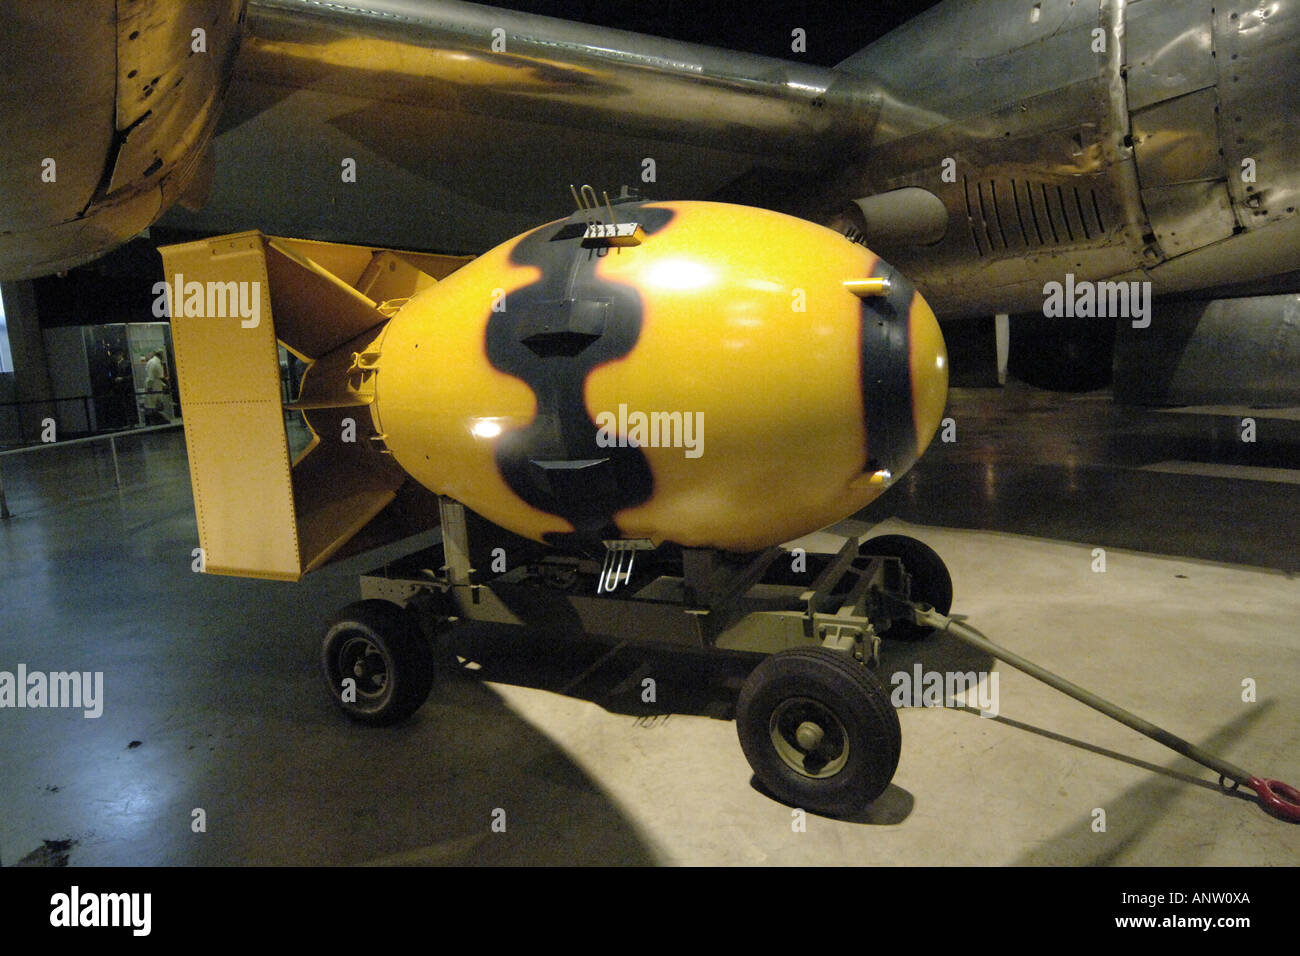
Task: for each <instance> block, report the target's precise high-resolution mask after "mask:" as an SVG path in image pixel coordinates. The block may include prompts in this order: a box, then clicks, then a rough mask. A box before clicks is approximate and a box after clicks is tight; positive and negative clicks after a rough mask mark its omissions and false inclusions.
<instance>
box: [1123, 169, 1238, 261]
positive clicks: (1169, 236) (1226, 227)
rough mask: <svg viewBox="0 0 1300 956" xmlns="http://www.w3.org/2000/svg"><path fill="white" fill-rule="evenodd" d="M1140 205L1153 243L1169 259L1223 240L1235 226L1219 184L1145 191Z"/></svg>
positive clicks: (1225, 187)
mask: <svg viewBox="0 0 1300 956" xmlns="http://www.w3.org/2000/svg"><path fill="white" fill-rule="evenodd" d="M1142 201H1143V202H1144V203H1146V207H1147V215H1148V216H1150V217H1151V229H1152V231H1153V232H1155V234H1156V241H1158V242H1159V243H1160V248H1161V250H1162V251H1163V252H1164V254H1165V256H1167V257H1169V258H1172V257H1173V256H1178V255H1182V254H1183V253H1184V252H1189V251H1191V250H1192V249H1199V248H1200V247H1201V246H1208V245H1209V244H1210V243H1212V242H1218V241H1219V240H1220V239H1226V238H1227V237H1228V236H1230V235H1232V230H1233V228H1234V227H1235V226H1236V225H1237V220H1236V217H1234V216H1233V214H1232V203H1231V201H1230V200H1229V199H1228V188H1227V186H1226V185H1225V184H1224V183H1223V182H1222V181H1219V182H1200V183H1179V184H1176V185H1173V186H1160V187H1158V188H1156V189H1144V190H1142Z"/></svg>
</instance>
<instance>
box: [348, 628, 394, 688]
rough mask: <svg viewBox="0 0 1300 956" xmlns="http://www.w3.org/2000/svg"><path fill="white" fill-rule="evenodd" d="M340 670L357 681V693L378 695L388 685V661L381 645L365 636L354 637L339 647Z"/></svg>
mask: <svg viewBox="0 0 1300 956" xmlns="http://www.w3.org/2000/svg"><path fill="white" fill-rule="evenodd" d="M339 670H340V671H341V672H342V673H344V674H351V675H352V676H353V677H355V678H356V681H357V693H358V694H363V695H365V696H367V697H378V696H379V695H381V694H383V692H384V688H385V687H387V686H388V661H387V660H385V658H384V655H383V653H382V652H381V651H380V650H379V647H378V646H377V645H376V644H375V643H374V642H372V641H368V640H366V639H365V638H364V637H353V638H349V639H348V640H346V641H344V642H343V646H342V647H340V648H339Z"/></svg>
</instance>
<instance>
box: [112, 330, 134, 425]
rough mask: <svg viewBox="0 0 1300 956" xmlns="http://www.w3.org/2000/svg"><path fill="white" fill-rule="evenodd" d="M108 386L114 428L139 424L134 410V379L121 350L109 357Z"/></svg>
mask: <svg viewBox="0 0 1300 956" xmlns="http://www.w3.org/2000/svg"><path fill="white" fill-rule="evenodd" d="M109 372H110V376H111V379H110V385H111V389H112V395H113V402H112V408H113V420H112V422H111V424H112V425H113V426H114V427H115V428H124V427H126V426H128V425H135V424H137V423H138V422H139V413H138V412H136V410H135V379H134V378H133V377H132V375H131V360H130V359H128V358H127V357H126V353H125V352H123V351H122V350H121V349H113V350H112V352H111V353H110V355H109Z"/></svg>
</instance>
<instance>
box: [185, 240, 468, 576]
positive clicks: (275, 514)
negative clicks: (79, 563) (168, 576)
mask: <svg viewBox="0 0 1300 956" xmlns="http://www.w3.org/2000/svg"><path fill="white" fill-rule="evenodd" d="M161 252H162V256H163V267H164V273H165V276H166V282H167V294H168V297H169V299H170V312H171V327H172V340H173V345H174V347H175V352H176V373H177V383H178V385H179V388H180V398H181V404H182V407H183V410H184V420H185V441H186V445H187V448H188V451H189V460H190V476H191V481H192V484H193V488H194V508H195V515H196V518H197V520H198V526H199V544H200V546H201V547H202V549H203V566H204V569H205V570H206V571H209V572H213V573H217V574H234V575H241V576H247V577H262V578H274V579H280V580H291V581H292V580H298V579H299V578H301V577H302V576H303V575H304V574H306V573H307V572H309V571H313V570H315V569H316V568H319V567H320V566H321V565H323V564H325V563H326V562H328V561H329V560H331V559H332V558H337V557H340V556H342V555H343V554H344V553H346V551H347V550H349V549H350V550H357V549H358V548H359V547H360V546H361V545H362V544H365V545H366V546H373V545H375V544H380V543H383V542H384V541H385V540H392V539H393V538H395V537H398V536H400V535H401V534H402V533H410V532H412V531H414V530H419V527H420V526H424V527H428V526H431V524H432V523H433V521H432V520H431V518H430V516H429V515H430V514H432V515H436V509H429V513H428V514H421V515H419V516H418V517H417V518H416V519H415V520H416V523H415V524H414V525H413V524H412V522H411V521H410V520H400V519H402V518H407V517H409V512H410V508H409V507H403V503H402V502H399V501H398V499H399V497H400V496H404V495H407V496H408V497H409V496H414V495H418V493H416V492H411V491H409V489H408V488H407V486H408V485H409V482H408V481H407V479H406V476H405V475H404V474H403V472H402V471H401V470H400V469H398V468H397V467H396V466H395V465H394V464H393V463H392V462H391V461H390V459H389V457H388V456H387V454H386V453H385V451H384V448H383V442H382V436H379V435H376V434H375V433H374V428H373V425H372V423H371V416H370V414H369V412H368V408H367V406H369V404H370V403H371V402H372V401H373V398H374V392H373V374H372V372H373V364H371V363H372V362H373V353H371V352H370V351H369V349H368V346H370V345H371V344H372V343H374V342H376V341H378V340H379V339H380V338H381V337H382V334H383V326H384V323H385V322H386V321H387V319H388V316H389V315H391V313H392V311H393V309H394V307H395V305H396V304H398V302H399V301H400V300H404V299H406V298H408V297H409V296H411V295H413V294H414V293H416V292H418V291H420V290H421V289H423V288H425V287H427V286H429V285H432V284H433V283H435V282H437V281H438V280H439V279H441V278H444V277H445V276H447V275H448V274H450V273H451V272H453V271H454V270H456V269H457V268H459V267H460V266H462V265H463V264H464V263H465V262H467V261H469V257H453V256H435V255H426V254H421V253H408V252H393V251H389V250H383V249H372V248H368V247H364V246H350V245H344V244H340V243H326V242H310V241H304V240H294V239H282V238H276V237H272V236H265V235H263V234H262V233H260V232H245V233H238V234H235V235H228V236H219V237H216V238H212V239H204V240H199V241H196V242H190V243H185V244H182V245H175V246H166V247H163V248H162V250H161ZM277 345H283V346H284V348H285V349H287V350H288V351H290V352H292V353H293V354H294V355H296V356H297V357H298V358H300V359H302V360H303V361H304V362H307V363H308V368H307V371H306V373H305V374H304V376H303V379H302V387H301V390H300V392H299V395H298V396H297V397H296V400H295V401H294V402H292V403H291V404H290V405H289V406H288V407H289V408H293V409H297V410H299V411H301V412H302V415H303V417H304V419H305V420H306V421H307V424H308V427H309V428H310V429H311V432H312V438H311V441H310V443H309V444H308V445H307V447H306V449H305V450H303V451H302V452H301V453H300V454H299V455H298V456H297V458H296V460H291V456H290V450H289V440H288V435H287V433H286V430H285V416H284V408H285V407H286V406H285V404H284V402H283V400H282V391H281V387H282V386H281V373H280V360H279V350H278V348H277ZM408 492H409V494H408ZM398 512H400V514H399V513H398Z"/></svg>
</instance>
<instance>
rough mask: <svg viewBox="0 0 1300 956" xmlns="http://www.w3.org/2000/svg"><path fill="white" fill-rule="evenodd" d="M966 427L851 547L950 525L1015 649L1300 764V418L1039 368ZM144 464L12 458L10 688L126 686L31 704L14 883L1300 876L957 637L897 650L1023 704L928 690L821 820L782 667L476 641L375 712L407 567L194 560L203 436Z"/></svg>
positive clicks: (6, 722) (1268, 766)
mask: <svg viewBox="0 0 1300 956" xmlns="http://www.w3.org/2000/svg"><path fill="white" fill-rule="evenodd" d="M949 415H951V416H952V418H953V420H954V423H955V426H956V435H955V437H956V441H954V442H950V443H943V442H939V441H936V443H935V444H934V445H933V446H932V447H931V449H930V451H929V452H928V453H927V454H926V456H925V457H924V458H923V459H922V461H921V463H920V464H919V465H918V466H917V467H916V468H915V469H914V470H913V471H912V472H910V473H909V474H908V475H906V476H904V477H903V478H902V479H901V480H900V481H899V483H898V485H897V486H896V487H895V488H893V489H892V490H891V491H890V492H889V493H888V494H886V495H885V496H884V497H883V498H882V499H881V500H880V501H878V502H877V503H876V504H875V505H873V506H872V507H871V508H870V509H868V510H867V511H866V512H864V513H863V514H860V515H858V516H856V517H855V518H854V519H852V520H850V521H849V522H846V523H845V524H844V525H841V526H839V527H838V528H837V529H835V530H837V531H840V532H844V533H858V532H860V531H863V530H866V529H867V528H868V527H870V526H871V525H873V524H880V527H881V530H888V531H896V532H903V533H908V534H912V535H915V536H916V537H919V538H921V539H922V540H924V541H926V542H927V543H929V544H930V545H931V546H932V547H934V548H935V549H936V550H937V551H938V552H939V553H940V554H941V555H942V556H943V557H944V559H945V560H946V561H947V563H948V565H949V568H950V569H951V572H952V576H953V579H954V582H955V591H956V598H955V601H954V607H953V610H954V612H960V613H963V614H966V615H969V617H970V619H971V621H972V623H974V624H975V625H976V626H978V627H979V628H981V629H982V630H983V631H984V632H985V633H987V634H988V635H989V636H990V637H991V638H992V639H993V640H995V641H998V642H1000V643H1002V644H1004V645H1005V646H1007V647H1009V648H1013V649H1015V650H1016V651H1018V652H1020V653H1022V654H1025V655H1026V656H1028V657H1029V658H1030V659H1032V660H1036V661H1038V662H1039V663H1042V664H1044V665H1046V666H1048V667H1051V668H1053V669H1055V670H1057V671H1059V672H1061V673H1063V674H1064V675H1065V676H1066V677H1069V678H1070V679H1072V680H1074V681H1076V682H1078V683H1081V684H1083V685H1084V686H1086V687H1089V688H1091V689H1094V690H1096V691H1098V692H1100V693H1102V694H1104V695H1105V696H1108V697H1110V698H1111V699H1113V700H1115V701H1116V702H1118V703H1120V704H1122V705H1124V706H1127V707H1129V708H1130V709H1132V710H1135V711H1137V712H1138V713H1139V714H1141V715H1142V716H1144V717H1147V718H1149V719H1152V720H1154V721H1156V722H1157V723H1160V724H1162V725H1163V726H1165V727H1167V728H1169V729H1170V730H1172V731H1174V732H1175V733H1178V734H1180V735H1182V736H1184V737H1186V738H1188V739H1189V740H1191V741H1193V742H1194V743H1197V744H1200V745H1201V746H1204V747H1206V748H1208V749H1210V750H1212V751H1215V752H1218V753H1220V754H1222V755H1223V756H1225V757H1227V758H1228V759H1229V760H1231V761H1233V762H1235V763H1237V764H1239V765H1241V766H1243V767H1245V768H1246V769H1247V770H1250V771H1252V772H1254V773H1256V774H1259V775H1263V776H1271V777H1277V778H1281V779H1283V780H1287V781H1289V782H1291V783H1296V782H1297V781H1300V627H1297V623H1296V622H1297V621H1300V579H1297V574H1300V505H1297V501H1300V487H1297V485H1300V420H1298V419H1300V416H1298V415H1297V414H1296V413H1295V412H1294V411H1292V412H1287V411H1271V412H1270V411H1254V412H1251V411H1242V410H1236V409H1192V410H1186V409H1184V410H1177V411H1155V410H1150V409H1126V408H1120V407H1117V406H1115V405H1113V404H1112V403H1111V402H1110V399H1109V396H1108V394H1107V393H1105V392H1098V393H1090V394H1085V395H1074V396H1066V395H1058V394H1051V393H1045V392H1035V391H1032V390H1030V389H1028V388H1026V387H1024V386H1018V385H1012V386H1009V387H1007V388H1005V389H955V390H954V391H953V393H952V396H951V399H950V404H949ZM1243 415H1250V416H1252V417H1255V418H1256V441H1255V442H1254V443H1243V442H1241V441H1240V422H1241V418H1242V416H1243ZM120 445H121V466H122V470H123V477H124V482H125V485H126V487H125V488H124V489H123V490H122V491H120V492H119V491H117V490H115V489H114V488H113V481H112V476H113V470H112V463H111V460H110V459H109V457H108V452H107V449H104V448H102V446H100V445H92V446H82V447H81V448H80V450H76V451H74V450H73V449H66V450H53V451H48V452H42V453H31V454H24V455H16V456H6V457H4V458H0V469H2V470H3V475H4V479H5V482H6V488H7V491H8V496H9V506H10V508H11V509H12V510H13V512H14V517H13V518H12V519H10V520H8V521H4V522H0V670H8V671H13V670H15V668H16V667H17V665H18V664H20V663H21V664H24V665H26V667H27V669H28V670H29V671H35V670H41V671H58V670H73V669H75V670H81V671H92V672H93V671H102V672H103V674H104V693H103V697H104V701H103V714H102V716H100V717H98V718H86V717H83V716H82V714H81V712H80V711H69V710H51V709H45V710H32V709H22V710H18V709H8V708H6V709H0V755H2V756H0V766H2V772H0V862H3V864H4V865H13V864H19V863H22V862H26V863H29V864H31V863H50V862H60V861H63V860H66V861H67V862H68V863H69V864H70V865H73V866H76V865H82V864H110V865H118V864H198V865H205V864H357V863H380V864H410V863H414V864H422V863H449V864H509V863H620V862H622V863H666V864H716V863H723V864H730V863H740V864H750V863H775V864H801V863H820V864H825V863H831V864H837V863H852V864H976V865H998V864H1014V863H1029V864H1047V865H1073V864H1174V865H1182V864H1187V865H1199V864H1227V865H1255V864H1272V865H1296V864H1300V828H1298V827H1296V826H1294V825H1288V824H1285V823H1282V822H1279V821H1277V820H1275V819H1273V818H1271V817H1268V816H1266V815H1265V814H1264V813H1262V812H1261V811H1260V810H1259V809H1258V808H1256V807H1255V806H1254V805H1253V804H1251V803H1250V802H1248V801H1246V800H1245V799H1241V798H1239V797H1237V796H1231V795H1224V794H1222V793H1220V792H1218V790H1217V787H1216V785H1215V780H1214V774H1212V773H1211V772H1210V771H1207V770H1203V769H1201V768H1199V767H1197V766H1196V765H1194V764H1192V763H1191V762H1190V761H1188V760H1185V759H1183V758H1181V757H1178V756H1176V755H1175V754H1173V753H1172V752H1171V751H1168V750H1165V749H1163V748H1161V747H1160V746H1158V745H1156V744H1155V743H1153V742H1151V741H1149V740H1146V739H1145V738H1143V737H1141V736H1139V735H1137V734H1135V733H1134V732H1132V731H1130V730H1128V729H1126V728H1124V727H1122V726H1120V725H1118V724H1116V723H1113V722H1111V721H1109V720H1107V719H1105V718H1103V717H1101V716H1100V715H1098V714H1096V713H1094V712H1092V711H1090V710H1088V709H1087V708H1085V707H1083V706H1082V705H1080V704H1077V703H1075V702H1073V701H1071V700H1069V699H1067V698H1065V697H1063V696H1061V695H1060V694H1058V693H1056V692H1054V691H1052V690H1049V689H1048V688H1047V687H1045V686H1043V685H1040V684H1037V683H1036V682H1034V681H1032V680H1030V679H1029V678H1027V677H1024V676H1023V675H1021V674H1020V673H1018V672H1016V671H1014V670H1012V669H1010V668H1008V667H1006V666H1005V665H1000V664H998V663H996V662H993V661H990V660H988V659H987V658H983V659H981V658H980V657H979V655H975V654H973V653H972V652H970V651H966V650H964V649H963V648H962V647H960V646H959V645H956V644H955V643H950V642H948V641H946V640H941V639H935V638H932V639H930V640H928V641H926V642H922V643H920V644H913V645H896V644H895V645H889V644H887V645H886V652H885V656H884V659H883V660H882V664H881V668H880V673H881V675H882V676H883V677H885V678H886V679H889V676H890V675H893V674H897V673H913V672H914V668H915V667H916V666H917V665H918V664H919V665H920V666H921V668H922V670H923V671H949V670H957V671H967V670H974V671H976V672H986V671H987V672H992V673H995V674H996V676H997V678H998V684H997V692H998V693H997V700H996V702H997V710H998V715H997V716H996V717H994V718H989V719H986V718H983V717H981V716H979V715H978V714H977V713H975V712H974V711H973V710H972V709H961V708H959V707H952V706H948V707H905V708H904V709H902V710H901V711H900V718H901V721H902V729H903V753H902V760H901V763H900V765H899V767H898V772H897V774H896V775H895V777H894V781H893V784H892V785H891V787H890V788H889V790H887V791H886V793H885V794H884V796H883V797H881V798H880V799H879V800H878V801H877V802H876V803H875V804H874V805H873V806H872V807H871V808H870V810H869V811H867V812H866V813H864V814H863V815H862V816H861V817H859V818H857V819H854V820H831V819H825V818H821V817H816V816H809V817H808V818H807V820H806V825H805V826H804V827H802V828H800V827H799V826H798V825H797V824H798V823H799V820H798V815H797V814H794V813H792V810H791V808H789V807H786V806H784V805H782V804H780V803H777V802H775V801H774V800H772V799H770V798H769V797H767V796H766V795H764V794H763V793H762V792H760V791H759V790H758V789H757V788H756V787H755V786H754V785H753V784H752V783H751V773H750V770H749V767H748V765H747V764H746V762H745V759H744V756H743V755H742V753H741V751H740V747H739V745H738V743H737V740H736V734H735V728H734V725H733V724H732V722H731V721H730V720H729V719H728V718H729V716H730V712H731V710H730V709H731V706H732V704H733V703H734V699H735V695H736V692H737V688H738V686H739V683H740V681H741V680H743V678H744V676H745V674H746V672H747V669H748V668H750V667H752V666H753V663H754V659H753V658H749V657H739V656H737V657H728V658H712V657H709V658H706V657H701V656H698V655H683V654H681V653H665V652H662V651H650V650H646V649H643V648H637V647H635V646H628V647H624V648H621V649H611V648H610V647H609V646H608V645H594V644H593V643H591V642H578V641H575V642H574V643H573V644H572V645H565V646H550V645H548V646H539V644H538V642H536V641H533V640H529V639H528V638H527V637H526V636H522V637H521V636H518V635H505V636H503V635H501V634H499V633H488V632H474V631H470V630H469V629H465V630H464V631H460V632H456V633H455V634H454V636H453V637H452V639H451V645H452V648H453V649H454V650H455V651H456V652H457V653H458V655H459V656H461V657H462V658H464V659H465V660H466V661H467V662H472V665H471V666H468V667H466V669H464V670H463V671H460V672H455V673H451V674H449V675H447V676H446V678H445V679H443V680H442V682H441V683H440V684H439V685H438V686H436V687H435V689H434V692H433V694H432V696H431V698H430V700H429V702H428V703H426V704H425V706H424V707H423V708H422V709H421V710H420V711H419V712H417V714H416V715H415V717H414V718H412V719H411V720H410V721H408V722H406V723H404V724H402V725H400V726H396V727H392V728H387V729H378V730H376V729H367V728H363V727H358V726H353V725H350V724H349V723H347V722H346V721H345V720H344V719H343V718H342V717H341V715H339V714H338V713H337V712H336V710H335V709H334V707H333V706H332V704H331V703H330V701H329V700H328V698H327V696H326V694H325V691H324V690H323V689H322V687H321V686H319V685H320V678H319V677H318V674H317V666H318V665H317V645H318V640H319V633H320V629H321V625H322V624H323V622H324V621H325V619H326V618H327V617H328V616H329V615H330V614H331V613H332V612H333V611H334V610H336V609H337V608H338V607H340V606H341V605H343V604H346V603H348V602H349V601H352V600H355V599H356V596H357V593H356V592H357V582H356V575H357V573H358V572H359V571H363V570H365V569H366V568H367V567H368V566H369V565H371V564H374V563H376V560H375V558H374V557H370V558H369V559H361V560H355V559H354V560H351V561H348V562H345V563H343V564H341V565H339V566H336V567H331V568H329V569H327V570H325V571H323V572H320V573H319V574H316V575H313V576H311V577H309V578H308V579H307V580H305V581H304V582H303V583H301V584H297V585H293V584H283V583H275V582H265V581H246V580H240V579H235V578H223V577H217V576H211V575H199V574H195V573H192V572H191V570H190V564H191V549H192V548H194V547H195V546H197V532H196V529H195V525H194V512H193V505H192V502H191V496H190V486H189V481H188V473H187V470H186V461H185V449H184V442H183V439H182V436H181V434H180V432H179V431H177V432H164V433H161V434H153V435H148V436H140V437H138V438H135V439H129V438H128V439H124V440H123V441H122V442H121V443H120ZM817 540H818V541H820V542H824V543H829V542H830V541H831V540H832V537H831V535H830V534H829V533H822V534H821V535H819V536H817ZM1096 549H1102V550H1103V551H1104V561H1105V565H1104V566H1105V570H1104V572H1103V571H1099V570H1097V567H1098V554H1099V552H1098V551H1097V550H1096ZM611 650H612V653H611ZM644 673H654V674H656V675H657V677H658V686H659V687H660V688H661V689H662V690H661V693H660V701H659V703H660V708H659V709H660V710H665V711H669V712H670V713H667V714H664V713H660V714H656V713H654V712H653V711H652V709H650V708H647V707H646V705H643V704H641V703H640V700H639V697H638V695H637V693H636V688H637V686H638V684H637V681H636V680H635V679H634V678H636V677H637V676H638V675H641V674H644ZM1251 685H1253V686H1254V688H1255V699H1254V700H1253V701H1250V700H1243V696H1247V697H1249V696H1250V695H1249V694H1245V695H1243V687H1247V686H1251ZM986 686H989V685H988V684H987V682H986ZM560 691H563V692H564V693H559V692H560ZM196 810H202V811H203V813H202V814H201V817H202V818H203V819H204V821H205V828H204V829H203V830H202V832H195V828H194V826H193V825H192V822H193V821H194V820H195V819H196V815H195V811H196ZM1098 811H1103V812H1104V822H1105V828H1104V830H1102V829H1099V828H1098V827H1097V825H1096V824H1097V821H1098V820H1099V819H1102V817H1100V816H1099V814H1098ZM502 820H504V824H505V825H504V831H503V832H502V828H501V827H500V825H498V826H497V827H496V828H494V827H493V822H494V821H498V822H499V821H502Z"/></svg>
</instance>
